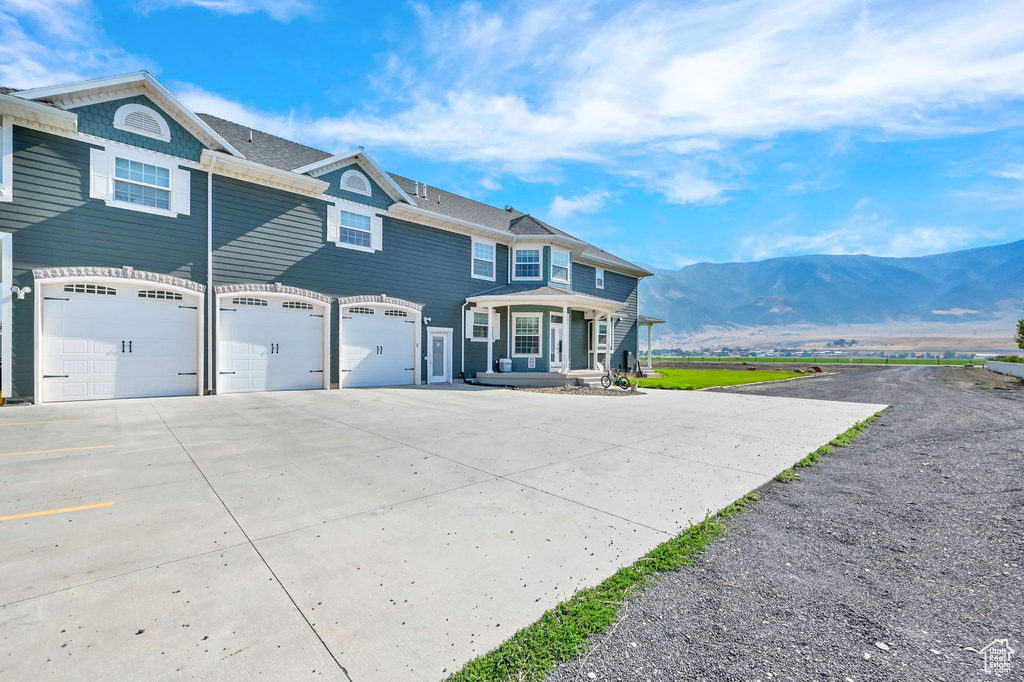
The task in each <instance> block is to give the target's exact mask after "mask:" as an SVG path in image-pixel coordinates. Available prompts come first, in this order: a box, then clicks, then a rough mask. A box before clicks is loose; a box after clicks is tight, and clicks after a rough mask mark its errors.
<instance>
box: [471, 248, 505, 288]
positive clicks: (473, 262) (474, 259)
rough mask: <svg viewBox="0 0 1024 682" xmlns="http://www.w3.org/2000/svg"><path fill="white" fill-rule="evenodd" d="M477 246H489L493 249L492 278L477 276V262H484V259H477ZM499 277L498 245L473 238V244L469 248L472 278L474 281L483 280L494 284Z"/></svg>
mask: <svg viewBox="0 0 1024 682" xmlns="http://www.w3.org/2000/svg"><path fill="white" fill-rule="evenodd" d="M477 244H486V245H487V246H490V247H491V249H492V251H491V276H490V277H487V276H485V275H478V274H476V262H477V261H478V260H481V261H482V260H483V259H482V258H477V257H476V245H477ZM497 275H498V244H497V243H496V242H492V241H490V240H487V239H477V238H476V237H473V239H472V243H471V244H470V246H469V276H470V277H472V278H473V279H483V280H487V281H488V282H493V281H495V278H496V277H497Z"/></svg>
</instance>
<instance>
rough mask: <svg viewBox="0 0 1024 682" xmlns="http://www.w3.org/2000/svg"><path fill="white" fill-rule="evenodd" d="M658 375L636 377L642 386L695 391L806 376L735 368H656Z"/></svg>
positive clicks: (794, 373)
mask: <svg viewBox="0 0 1024 682" xmlns="http://www.w3.org/2000/svg"><path fill="white" fill-rule="evenodd" d="M657 372H658V374H661V376H660V377H650V378H647V379H638V382H639V384H640V386H641V387H642V388H661V389H669V390H677V391H695V390H697V389H699V388H711V387H712V386H739V385H741V384H754V383H758V382H762V381H782V380H783V379H793V378H794V377H802V376H806V375H805V374H803V373H802V372H783V371H779V370H763V371H749V370H736V369H670V368H669V369H660V368H659V369H658V370H657Z"/></svg>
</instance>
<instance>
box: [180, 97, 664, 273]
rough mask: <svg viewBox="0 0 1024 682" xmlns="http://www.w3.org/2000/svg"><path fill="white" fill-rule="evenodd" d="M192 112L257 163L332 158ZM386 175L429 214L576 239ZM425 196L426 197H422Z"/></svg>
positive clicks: (611, 259) (287, 166)
mask: <svg viewBox="0 0 1024 682" xmlns="http://www.w3.org/2000/svg"><path fill="white" fill-rule="evenodd" d="M197 115H198V116H199V118H201V119H202V120H203V121H204V122H205V123H206V124H207V125H208V126H210V127H211V128H213V129H214V130H215V131H217V133H218V134H220V135H221V137H223V138H224V139H225V140H227V141H228V142H229V143H230V144H231V146H232V147H234V148H235V149H237V150H238V151H239V152H241V153H242V155H243V156H244V157H245V158H246V159H248V160H250V161H255V162H256V163H262V164H263V165H266V166H271V167H273V168H279V169H281V170H289V171H290V170H294V169H296V168H301V167H302V166H307V165H309V164H311V163H316V162H317V161H323V160H324V159H328V158H330V157H331V156H333V154H330V153H328V152H325V151H322V150H320V149H314V148H313V147H307V146H306V145H304V144H299V143H298V142H292V141H291V140H286V139H285V138H283V137H278V136H277V135H271V134H270V133H265V132H263V131H261V130H256V129H254V128H250V127H249V126H244V125H241V124H238V123H233V122H231V121H227V120H225V119H223V118H219V117H217V116H212V115H210V114H197ZM388 175H390V176H391V179H392V180H394V181H395V183H396V184H397V185H398V186H399V187H401V188H402V190H403V191H404V192H405V193H406V194H408V195H409V196H410V197H413V200H414V201H415V202H416V205H417V206H418V207H420V208H422V209H424V210H427V211H430V212H431V213H436V214H438V215H441V216H445V217H448V218H455V219H456V220H462V221H465V222H470V223H474V224H476V225H483V226H484V227H489V228H492V229H495V230H500V231H502V232H505V233H507V234H509V235H513V236H536V235H541V236H543V235H553V236H558V237H567V238H569V239H576V237H573V236H572V235H571V234H568V233H567V232H563V231H562V230H559V229H557V228H555V227H552V226H551V225H548V224H547V223H545V222H543V221H541V220H538V219H537V218H534V217H533V216H531V215H528V214H526V213H523V212H522V211H519V210H516V209H515V208H512V207H509V208H508V209H504V208H498V207H497V206H491V205H489V204H485V203H483V202H480V201H475V200H473V199H470V198H468V197H464V196H461V195H459V194H453V193H451V192H446V191H444V190H442V189H438V188H437V187H432V186H430V185H429V184H426V185H425V184H423V183H420V184H418V185H417V183H416V181H414V180H411V179H409V178H406V177H404V176H401V175H397V174H395V173H388ZM417 189H419V194H417ZM424 194H425V195H426V196H423V195H424ZM577 241H580V242H581V243H584V244H585V242H582V240H578V239H577ZM583 255H584V256H589V257H592V258H597V259H599V260H602V261H605V262H607V263H608V264H609V265H612V266H616V265H617V266H620V267H623V268H627V269H630V270H638V271H642V272H646V270H644V269H643V268H640V267H638V266H636V265H634V264H633V263H630V262H629V261H627V260H624V259H622V258H619V257H618V256H616V255H614V254H611V253H608V252H607V251H604V250H602V249H599V248H597V247H596V246H593V245H591V244H586V246H585V248H584V249H583Z"/></svg>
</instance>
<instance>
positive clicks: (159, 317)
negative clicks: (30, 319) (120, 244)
mask: <svg viewBox="0 0 1024 682" xmlns="http://www.w3.org/2000/svg"><path fill="white" fill-rule="evenodd" d="M41 289H42V291H41V295H42V297H43V300H42V302H41V305H42V320H41V323H42V356H41V361H42V367H41V369H42V375H43V376H42V382H43V386H42V394H43V395H42V400H43V401H44V402H54V401H66V400H99V399H107V398H140V397H154V396H171V395H195V394H196V393H198V372H199V358H198V341H199V339H198V336H199V312H200V309H201V301H202V298H201V297H200V296H199V295H192V294H186V293H181V292H178V291H171V290H166V289H162V288H161V287H160V286H159V285H157V284H153V283H142V284H136V283H130V284H129V283H121V282H104V283H99V282H87V281H83V282H73V283H53V284H43V285H42V287H41Z"/></svg>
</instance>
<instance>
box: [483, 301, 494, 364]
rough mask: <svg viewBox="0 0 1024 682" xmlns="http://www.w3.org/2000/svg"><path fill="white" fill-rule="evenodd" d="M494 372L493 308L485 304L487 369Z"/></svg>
mask: <svg viewBox="0 0 1024 682" xmlns="http://www.w3.org/2000/svg"><path fill="white" fill-rule="evenodd" d="M493 373H494V308H492V307H491V306H487V371H486V372H485V374H493Z"/></svg>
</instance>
